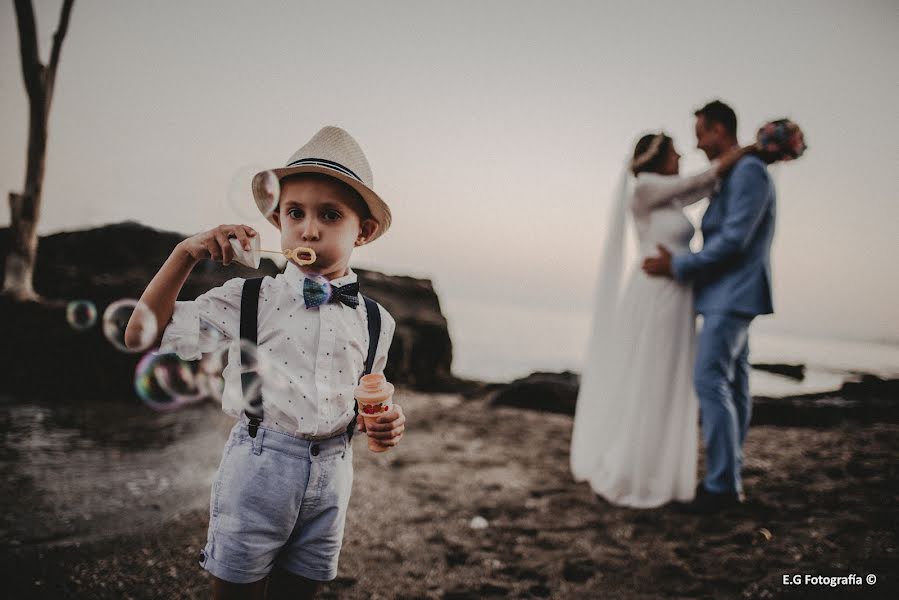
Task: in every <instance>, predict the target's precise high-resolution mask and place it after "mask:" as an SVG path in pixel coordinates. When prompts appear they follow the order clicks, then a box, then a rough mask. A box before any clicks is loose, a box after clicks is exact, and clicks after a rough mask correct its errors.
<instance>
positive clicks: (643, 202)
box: [633, 162, 718, 212]
mask: <svg viewBox="0 0 899 600" xmlns="http://www.w3.org/2000/svg"><path fill="white" fill-rule="evenodd" d="M717 169H718V163H717V162H713V163H712V165H711V166H710V167H709V168H708V170H706V171H703V172H702V173H698V174H696V175H691V176H689V177H681V176H680V175H659V174H658V173H640V174H639V175H638V176H637V182H636V184H635V186H634V206H633V208H634V210H635V211H637V212H649V211H650V210H652V209H653V208H655V207H656V206H659V205H661V204H665V203H667V202H670V201H672V200H674V199H677V200H679V201H680V202H681V204H682V205H684V206H687V205H689V204H694V203H696V202H699V201H700V200H702V199H703V198H705V197H706V196H708V195H709V194H711V193H712V192H713V191H714V189H715V185H716V184H717V183H718V174H717Z"/></svg>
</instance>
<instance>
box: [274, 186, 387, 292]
mask: <svg viewBox="0 0 899 600" xmlns="http://www.w3.org/2000/svg"><path fill="white" fill-rule="evenodd" d="M365 210H366V207H365V204H364V202H363V201H362V199H361V198H359V197H357V196H356V195H355V194H354V193H353V191H352V190H351V189H349V188H348V187H347V186H345V185H344V184H343V183H341V182H339V181H337V180H336V179H332V178H330V177H326V176H322V177H308V178H303V179H291V178H288V179H286V180H285V181H283V182H282V186H281V198H280V201H279V202H278V210H277V212H276V213H275V215H274V218H275V221H276V222H277V223H278V228H279V229H280V230H281V248H282V249H284V250H289V249H293V248H296V247H297V246H305V247H307V248H312V249H313V250H315V254H316V260H315V262H314V263H313V264H311V265H306V266H303V267H300V268H301V269H302V270H303V272H306V273H318V274H321V275H323V276H324V277H326V278H327V279H329V280H330V279H336V278H338V277H343V276H344V275H346V272H347V267H348V266H349V262H350V256H352V254H353V248H354V247H356V246H361V245H362V244H364V243H365V242H367V241H368V240H369V239H371V237H372V235H373V234H374V233H375V232H376V231H377V229H378V224H377V222H376V221H375V220H374V219H364V220H363V219H361V217H360V214H364V212H365Z"/></svg>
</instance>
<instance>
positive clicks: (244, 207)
mask: <svg viewBox="0 0 899 600" xmlns="http://www.w3.org/2000/svg"><path fill="white" fill-rule="evenodd" d="M262 171H265V167H264V166H261V165H258V164H249V165H243V166H242V167H240V168H238V169H237V170H236V171H235V172H234V175H232V177H231V183H229V184H228V195H227V207H226V208H228V209H230V210H232V211H234V212H235V213H236V214H237V215H238V216H239V217H240V218H241V220H245V221H256V220H258V219H259V217H260V214H259V210H257V208H256V202H255V201H254V199H253V188H254V186H255V181H254V177H255V176H256V174H257V173H260V172H262ZM269 214H271V213H269Z"/></svg>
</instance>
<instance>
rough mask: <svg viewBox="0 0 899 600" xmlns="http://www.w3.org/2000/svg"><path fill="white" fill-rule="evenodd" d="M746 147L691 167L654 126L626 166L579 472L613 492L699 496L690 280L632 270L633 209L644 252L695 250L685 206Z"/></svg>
mask: <svg viewBox="0 0 899 600" xmlns="http://www.w3.org/2000/svg"><path fill="white" fill-rule="evenodd" d="M742 152H743V151H742V150H734V151H733V152H731V153H729V154H726V155H724V156H722V157H721V159H720V161H719V162H717V163H712V165H711V167H710V168H709V169H708V170H706V171H704V172H702V173H699V174H697V175H693V176H690V177H681V176H679V175H678V172H679V160H680V154H678V152H677V150H675V148H674V143H673V141H672V139H671V138H670V137H668V136H667V135H665V134H664V133H658V134H649V135H645V136H643V137H642V138H641V139H640V141H638V142H637V145H636V148H635V149H634V158H633V160H632V161H631V162H630V165H629V171H630V173H632V174H633V175H634V177H633V178H629V177H628V173H627V172H625V174H624V178H623V180H622V183H621V185H620V187H619V191H618V198H617V199H616V200H615V207H614V209H613V212H614V217H613V221H612V223H611V226H610V227H611V228H610V231H609V234H608V239H607V240H606V243H605V248H604V255H603V259H602V264H601V265H600V279H599V285H598V292H597V298H596V305H595V311H596V312H595V313H594V319H593V330H592V335H591V340H590V344H589V346H588V350H587V356H586V360H585V361H584V366H583V369H582V375H581V385H580V391H579V393H578V400H577V410H576V412H575V418H574V430H573V432H572V440H571V471H572V473H573V474H574V477H575V479H576V480H578V481H589V482H590V486H591V487H592V488H593V491H594V492H595V493H596V494H598V495H600V496H602V497H603V498H605V499H607V500H608V501H610V502H612V503H614V504H619V505H623V506H631V507H635V508H650V507H655V506H660V505H662V504H665V503H667V502H669V501H671V500H678V501H688V500H691V499H692V498H693V494H694V488H695V485H696V460H697V450H698V449H697V443H698V440H697V438H698V423H697V420H698V406H697V401H696V397H695V395H694V392H693V382H692V372H693V357H694V347H695V346H694V335H695V329H694V327H695V318H694V314H693V294H692V289H691V287H690V286H687V285H683V284H680V283H677V282H676V281H674V280H671V279H668V278H660V277H657V278H651V277H649V276H647V275H646V274H645V273H643V271H641V270H640V269H639V268H635V269H633V270H631V275H630V276H629V277H628V279H627V281H626V282H623V281H622V267H623V262H624V256H623V255H624V240H625V223H626V214H627V212H630V214H631V215H632V217H633V223H634V226H635V229H636V235H637V240H638V242H639V246H640V250H639V255H640V257H639V259H638V261H642V257H644V256H648V255H653V254H655V253H656V246H658V245H661V246H665V247H666V248H668V249H669V250H670V251H671V252H672V253H673V254H677V253H678V252H686V251H687V250H688V247H689V243H690V239H691V238H692V237H693V233H694V229H693V225H692V224H691V223H690V221H689V220H688V219H687V217H686V216H685V215H684V212H683V207H684V206H687V205H689V204H693V203H695V202H697V201H699V200H701V199H702V198H705V197H707V196H709V195H710V194H711V193H712V191H713V190H714V188H715V186H716V184H717V182H718V180H719V179H720V178H721V177H723V176H724V175H725V174H726V173H727V172H728V171H729V170H730V169H731V168H732V167H733V165H734V164H735V163H736V161H737V160H738V159H739V158H740V156H741V155H742ZM629 180H631V181H629ZM630 183H632V185H629V184H630ZM629 188H630V191H628V190H629ZM622 284H623V285H622ZM622 287H623V290H621V288H622Z"/></svg>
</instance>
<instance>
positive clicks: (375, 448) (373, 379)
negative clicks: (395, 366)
mask: <svg viewBox="0 0 899 600" xmlns="http://www.w3.org/2000/svg"><path fill="white" fill-rule="evenodd" d="M355 396H356V402H358V403H359V414H360V415H362V420H363V421H365V428H366V429H368V427H369V426H370V425H372V424H374V423H375V422H376V421H377V419H378V417H380V416H381V415H383V414H386V413H388V412H390V410H391V409H392V408H393V384H392V383H390V382H388V381H387V379H385V378H384V375H382V374H381V373H372V374H370V375H363V376H362V379H360V380H359V385H358V386H356V391H355ZM368 449H369V450H371V451H372V452H385V451H387V450H389V448H388V447H387V446H382V445H381V444H379V443H378V442H377V440H375V439H373V438H371V437H370V438H368Z"/></svg>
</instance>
